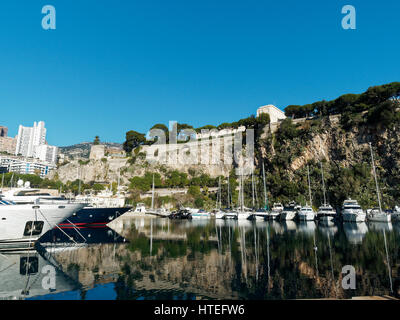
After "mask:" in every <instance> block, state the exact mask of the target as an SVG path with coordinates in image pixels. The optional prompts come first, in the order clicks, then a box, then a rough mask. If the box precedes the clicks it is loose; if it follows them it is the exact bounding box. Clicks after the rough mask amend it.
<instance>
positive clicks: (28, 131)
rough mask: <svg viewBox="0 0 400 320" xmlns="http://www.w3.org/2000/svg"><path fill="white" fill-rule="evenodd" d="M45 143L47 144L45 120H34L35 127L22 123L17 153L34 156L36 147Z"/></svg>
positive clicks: (18, 136)
mask: <svg viewBox="0 0 400 320" xmlns="http://www.w3.org/2000/svg"><path fill="white" fill-rule="evenodd" d="M43 144H46V128H45V127H44V122H43V121H39V122H38V123H36V122H34V123H33V127H24V126H22V125H20V126H19V128H18V135H17V146H16V150H15V155H21V156H24V157H34V155H35V148H36V147H37V146H40V145H43Z"/></svg>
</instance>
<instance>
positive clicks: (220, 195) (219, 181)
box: [218, 176, 222, 209]
mask: <svg viewBox="0 0 400 320" xmlns="http://www.w3.org/2000/svg"><path fill="white" fill-rule="evenodd" d="M218 193H219V208H218V209H221V206H222V199H221V198H222V193H221V176H219V179H218Z"/></svg>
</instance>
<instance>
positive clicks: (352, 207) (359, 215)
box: [342, 199, 367, 222]
mask: <svg viewBox="0 0 400 320" xmlns="http://www.w3.org/2000/svg"><path fill="white" fill-rule="evenodd" d="M342 216H343V221H347V222H365V219H366V216H367V215H366V214H365V212H364V211H363V209H361V207H360V205H359V204H358V202H357V200H352V199H347V200H345V201H344V202H343V206H342Z"/></svg>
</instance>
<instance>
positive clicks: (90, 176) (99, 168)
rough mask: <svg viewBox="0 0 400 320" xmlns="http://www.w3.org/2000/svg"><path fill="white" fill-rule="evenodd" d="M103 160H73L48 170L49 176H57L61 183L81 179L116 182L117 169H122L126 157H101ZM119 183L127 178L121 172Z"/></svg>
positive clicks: (86, 181)
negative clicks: (53, 169) (55, 168)
mask: <svg viewBox="0 0 400 320" xmlns="http://www.w3.org/2000/svg"><path fill="white" fill-rule="evenodd" d="M102 159H104V160H88V161H87V162H81V161H78V160H74V161H71V162H69V163H68V164H66V165H63V166H60V167H59V168H58V169H57V170H55V171H53V172H50V176H49V177H50V178H55V177H57V178H58V179H59V180H60V181H62V182H63V183H66V182H67V181H74V180H76V179H78V178H79V179H81V180H82V181H83V182H84V183H88V182H91V181H96V182H117V181H118V175H119V171H120V170H121V169H123V168H124V167H125V166H126V164H127V161H128V159H112V158H102ZM120 177H121V181H120V182H121V184H123V183H127V182H128V180H127V178H126V177H124V176H123V175H122V174H121V176H120Z"/></svg>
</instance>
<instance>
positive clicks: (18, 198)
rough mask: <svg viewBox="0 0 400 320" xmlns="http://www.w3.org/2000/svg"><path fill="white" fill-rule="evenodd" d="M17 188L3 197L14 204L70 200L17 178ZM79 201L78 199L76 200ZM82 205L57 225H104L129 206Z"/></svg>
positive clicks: (50, 202) (72, 226)
mask: <svg viewBox="0 0 400 320" xmlns="http://www.w3.org/2000/svg"><path fill="white" fill-rule="evenodd" d="M17 186H18V187H17V188H13V189H10V190H8V191H6V192H4V193H3V198H4V199H5V200H7V201H11V202H13V203H16V204H34V203H36V202H37V201H40V202H41V203H42V204H59V205H63V204H69V203H71V201H70V200H68V199H66V198H65V197H57V196H52V195H51V194H49V193H45V192H41V191H40V189H34V188H31V187H30V183H29V181H27V182H25V183H24V182H23V181H22V180H19V181H18V183H17ZM77 203H79V201H77ZM82 203H84V207H83V208H82V209H81V210H79V211H78V212H73V214H72V215H71V216H70V217H69V218H68V219H66V220H64V221H62V222H61V223H60V224H59V226H60V227H61V228H75V227H84V226H91V227H104V226H105V225H106V224H108V223H110V222H111V221H112V220H114V219H116V218H118V217H119V216H121V215H122V214H124V213H125V212H127V211H129V210H130V209H131V207H114V206H111V207H99V206H97V207H96V206H93V205H92V204H90V202H88V201H86V202H82Z"/></svg>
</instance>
